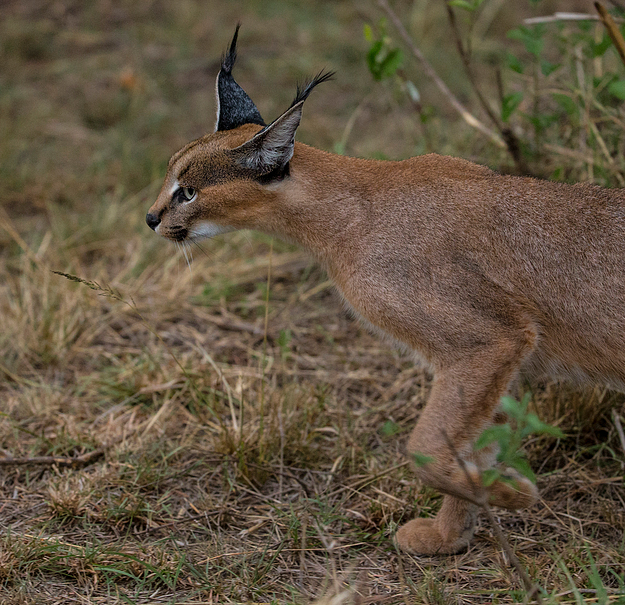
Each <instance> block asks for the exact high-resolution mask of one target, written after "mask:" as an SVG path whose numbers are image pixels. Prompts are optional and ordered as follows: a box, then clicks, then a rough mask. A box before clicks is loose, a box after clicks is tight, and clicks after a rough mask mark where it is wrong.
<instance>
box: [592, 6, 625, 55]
mask: <svg viewBox="0 0 625 605" xmlns="http://www.w3.org/2000/svg"><path fill="white" fill-rule="evenodd" d="M595 8H596V9H597V12H598V13H599V16H600V17H601V21H603V25H604V26H605V28H606V30H607V32H608V35H609V36H610V38H612V42H614V46H616V50H617V51H618V54H619V55H620V57H621V61H623V64H624V65H625V40H624V39H623V35H622V34H621V31H620V30H619V28H618V27H617V25H616V23H614V19H613V18H612V15H610V13H609V12H608V11H607V9H606V7H605V6H603V4H601V2H595Z"/></svg>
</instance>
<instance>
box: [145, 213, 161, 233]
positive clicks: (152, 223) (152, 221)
mask: <svg viewBox="0 0 625 605" xmlns="http://www.w3.org/2000/svg"><path fill="white" fill-rule="evenodd" d="M145 222H146V223H147V224H148V227H149V228H150V229H153V230H154V231H156V228H157V227H158V226H159V225H160V223H161V219H160V218H158V216H156V214H151V213H149V212H148V213H147V214H146V216H145Z"/></svg>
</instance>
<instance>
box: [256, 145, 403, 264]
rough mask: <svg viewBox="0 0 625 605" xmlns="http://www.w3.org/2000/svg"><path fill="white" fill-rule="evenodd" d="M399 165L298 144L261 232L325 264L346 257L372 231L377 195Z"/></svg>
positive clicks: (376, 209)
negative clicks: (293, 244) (294, 245)
mask: <svg viewBox="0 0 625 605" xmlns="http://www.w3.org/2000/svg"><path fill="white" fill-rule="evenodd" d="M398 164H399V163H398V162H386V161H380V160H363V159H358V158H350V157H346V156H341V155H336V154H332V153H327V152H325V151H320V150H319V149H315V148H313V147H308V146H307V145H303V144H297V143H296V147H295V154H294V156H293V159H292V160H291V166H290V176H289V177H287V180H286V181H284V182H283V183H281V184H280V185H278V186H277V187H276V193H277V196H276V204H275V205H274V206H273V207H272V208H271V211H270V213H269V214H268V215H267V216H266V221H267V223H268V224H267V225H264V226H263V227H264V228H265V230H268V231H269V232H272V233H274V234H275V235H278V236H282V237H284V238H286V239H289V240H291V241H294V242H296V243H298V244H300V245H302V246H304V247H305V248H307V249H308V250H309V251H310V252H311V253H312V254H313V255H314V256H315V257H317V258H318V259H319V260H321V261H325V262H328V261H330V260H331V259H332V257H333V256H334V255H335V254H336V253H337V252H338V253H340V254H346V253H349V248H350V246H351V245H357V243H358V241H359V239H360V238H362V237H363V236H364V235H365V234H366V233H367V232H368V231H369V230H370V229H371V228H372V222H373V220H374V215H377V214H378V213H379V212H382V209H381V208H378V207H377V205H376V203H375V202H376V197H377V195H376V192H377V191H379V190H380V189H381V188H387V190H388V187H389V184H390V183H389V182H388V180H390V178H391V174H392V173H393V169H394V167H396V166H397V165H398Z"/></svg>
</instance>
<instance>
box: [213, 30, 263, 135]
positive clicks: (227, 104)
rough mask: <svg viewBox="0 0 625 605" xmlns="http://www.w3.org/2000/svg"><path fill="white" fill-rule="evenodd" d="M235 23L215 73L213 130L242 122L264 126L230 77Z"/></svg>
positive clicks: (245, 96) (237, 34) (247, 98)
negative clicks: (215, 113) (215, 100)
mask: <svg viewBox="0 0 625 605" xmlns="http://www.w3.org/2000/svg"><path fill="white" fill-rule="evenodd" d="M240 27H241V24H240V23H239V24H237V27H236V29H235V31H234V36H233V37H232V42H231V43H230V48H229V49H228V51H227V52H226V53H225V54H224V56H223V57H222V59H221V69H220V70H219V74H217V83H216V84H217V122H216V125H215V131H218V130H231V129H232V128H237V127H238V126H242V125H243V124H258V125H260V126H265V121H264V120H263V118H262V117H261V115H260V112H259V111H258V108H257V107H256V105H254V102H253V101H252V99H250V98H249V96H248V95H247V93H246V92H245V91H244V90H243V89H242V88H241V87H240V86H239V85H238V84H237V83H236V81H235V79H234V78H233V77H232V68H233V67H234V62H235V61H236V58H237V37H238V36H239V28H240Z"/></svg>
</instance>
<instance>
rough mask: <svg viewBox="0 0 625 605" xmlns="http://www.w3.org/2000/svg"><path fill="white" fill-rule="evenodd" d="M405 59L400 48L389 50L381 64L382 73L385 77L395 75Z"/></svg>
mask: <svg viewBox="0 0 625 605" xmlns="http://www.w3.org/2000/svg"><path fill="white" fill-rule="evenodd" d="M403 61H404V54H403V53H402V51H401V50H400V49H399V48H394V49H393V50H391V51H389V53H388V55H387V56H386V58H385V59H384V61H383V62H382V65H381V73H382V77H383V78H388V77H390V76H392V75H395V72H396V71H397V70H398V69H399V68H400V67H401V64H402V63H403Z"/></svg>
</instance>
